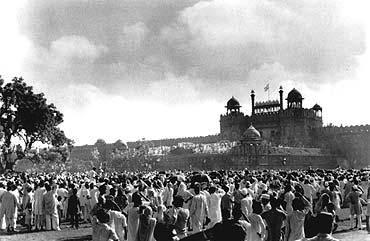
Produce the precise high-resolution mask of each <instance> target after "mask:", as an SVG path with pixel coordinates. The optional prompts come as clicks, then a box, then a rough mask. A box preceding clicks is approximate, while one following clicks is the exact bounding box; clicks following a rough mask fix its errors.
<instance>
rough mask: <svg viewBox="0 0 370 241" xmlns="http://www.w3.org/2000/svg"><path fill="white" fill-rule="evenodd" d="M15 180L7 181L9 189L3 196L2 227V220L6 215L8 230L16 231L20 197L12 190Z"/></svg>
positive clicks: (0, 214)
mask: <svg viewBox="0 0 370 241" xmlns="http://www.w3.org/2000/svg"><path fill="white" fill-rule="evenodd" d="M13 185H14V184H13V182H12V181H9V182H8V183H7V189H6V190H7V191H6V192H5V193H4V194H3V195H2V196H1V198H0V202H1V209H0V227H1V226H2V220H3V217H4V216H5V222H6V228H7V231H8V232H14V231H15V229H14V226H15V223H14V216H15V212H16V209H17V206H18V199H17V197H16V195H15V194H14V193H13V192H12V187H13Z"/></svg>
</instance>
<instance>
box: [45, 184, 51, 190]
mask: <svg viewBox="0 0 370 241" xmlns="http://www.w3.org/2000/svg"><path fill="white" fill-rule="evenodd" d="M45 189H46V191H47V192H48V191H50V190H51V186H50V185H49V183H48V182H47V183H45Z"/></svg>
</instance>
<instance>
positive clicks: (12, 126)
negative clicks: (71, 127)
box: [0, 76, 73, 168]
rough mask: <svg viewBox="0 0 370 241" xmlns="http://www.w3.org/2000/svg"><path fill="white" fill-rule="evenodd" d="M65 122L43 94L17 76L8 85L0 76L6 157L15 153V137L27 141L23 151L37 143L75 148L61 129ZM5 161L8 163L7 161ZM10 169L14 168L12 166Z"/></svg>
mask: <svg viewBox="0 0 370 241" xmlns="http://www.w3.org/2000/svg"><path fill="white" fill-rule="evenodd" d="M62 122H63V114H62V113H61V112H60V111H58V110H57V108H56V107H55V105H54V104H48V103H47V99H46V98H45V96H44V94H43V93H35V92H34V90H33V87H32V86H29V85H27V84H26V83H25V82H24V80H23V79H22V78H17V77H15V78H13V79H12V81H10V82H9V83H6V84H5V83H4V80H3V79H2V78H1V76H0V125H1V127H2V132H3V142H4V143H3V154H4V156H5V157H7V156H8V154H9V153H11V152H12V151H13V150H12V148H11V146H12V140H14V138H19V139H20V140H22V141H23V142H24V152H27V151H29V150H30V149H31V148H32V146H33V144H34V143H35V142H41V143H44V144H50V145H54V146H57V147H59V146H62V145H64V144H69V145H72V144H73V142H72V140H70V139H68V138H67V137H66V136H65V134H64V132H63V131H62V130H61V129H60V128H59V127H58V125H59V124H61V123H62ZM5 161H6V162H7V163H8V162H9V160H8V159H7V158H6V160H5ZM7 167H8V168H11V165H7Z"/></svg>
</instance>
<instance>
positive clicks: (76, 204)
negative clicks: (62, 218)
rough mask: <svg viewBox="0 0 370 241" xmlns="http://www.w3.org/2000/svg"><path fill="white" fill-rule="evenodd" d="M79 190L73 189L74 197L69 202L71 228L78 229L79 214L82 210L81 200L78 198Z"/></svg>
mask: <svg viewBox="0 0 370 241" xmlns="http://www.w3.org/2000/svg"><path fill="white" fill-rule="evenodd" d="M77 192H78V191H77V189H76V188H73V189H72V195H71V196H70V197H69V200H68V213H69V215H70V217H71V228H76V229H78V226H79V225H78V224H79V213H80V210H81V205H80V200H79V199H78V197H77Z"/></svg>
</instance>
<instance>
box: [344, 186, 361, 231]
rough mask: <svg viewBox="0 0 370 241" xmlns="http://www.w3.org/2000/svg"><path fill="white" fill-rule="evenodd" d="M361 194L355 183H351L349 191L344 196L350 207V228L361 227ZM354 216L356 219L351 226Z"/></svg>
mask: <svg viewBox="0 0 370 241" xmlns="http://www.w3.org/2000/svg"><path fill="white" fill-rule="evenodd" d="M361 194H362V192H361V191H360V190H359V189H358V187H357V185H353V186H352V190H351V192H349V193H348V195H347V197H346V199H347V201H348V203H349V207H350V223H351V224H350V225H351V226H350V229H353V228H357V227H358V228H359V229H361V227H362V220H361V214H362V209H361V203H360V195H361ZM354 217H356V220H357V221H356V224H355V227H353V224H354Z"/></svg>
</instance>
